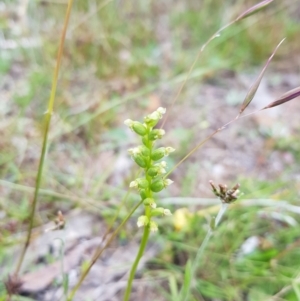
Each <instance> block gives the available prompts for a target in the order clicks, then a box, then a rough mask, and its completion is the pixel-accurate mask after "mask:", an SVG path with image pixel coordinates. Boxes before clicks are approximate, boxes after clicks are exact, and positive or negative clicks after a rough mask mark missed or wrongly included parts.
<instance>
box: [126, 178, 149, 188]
mask: <svg viewBox="0 0 300 301" xmlns="http://www.w3.org/2000/svg"><path fill="white" fill-rule="evenodd" d="M148 186H149V182H148V181H147V180H146V179H144V178H138V179H136V180H134V181H132V182H130V184H129V187H130V188H138V189H146V188H148Z"/></svg>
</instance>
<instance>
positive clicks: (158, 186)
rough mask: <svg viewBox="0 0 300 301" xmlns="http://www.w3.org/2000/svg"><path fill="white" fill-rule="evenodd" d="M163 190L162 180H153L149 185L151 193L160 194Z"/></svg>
mask: <svg viewBox="0 0 300 301" xmlns="http://www.w3.org/2000/svg"><path fill="white" fill-rule="evenodd" d="M164 188H165V184H164V181H163V180H162V179H158V180H155V181H153V182H152V183H151V185H150V189H151V190H152V191H153V192H160V191H161V190H163V189H164Z"/></svg>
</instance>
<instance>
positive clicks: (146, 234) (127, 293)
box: [123, 225, 150, 301]
mask: <svg viewBox="0 0 300 301" xmlns="http://www.w3.org/2000/svg"><path fill="white" fill-rule="evenodd" d="M149 233H150V226H149V225H148V226H146V227H145V228H144V234H143V238H142V241H141V243H140V248H139V251H138V253H137V256H136V258H135V260H134V263H133V265H132V267H131V270H130V274H129V278H128V282H127V287H126V291H125V294H124V299H123V300H124V301H129V298H130V294H131V289H132V282H133V279H134V276H135V273H136V269H137V267H138V264H139V262H140V260H141V258H142V256H143V254H144V251H145V248H146V246H147V242H148V239H149Z"/></svg>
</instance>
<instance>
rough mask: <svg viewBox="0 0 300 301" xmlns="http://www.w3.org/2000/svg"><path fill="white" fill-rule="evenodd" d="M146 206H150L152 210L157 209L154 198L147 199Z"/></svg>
mask: <svg viewBox="0 0 300 301" xmlns="http://www.w3.org/2000/svg"><path fill="white" fill-rule="evenodd" d="M144 205H145V206H150V207H151V208H156V203H155V201H154V199H152V198H146V199H145V200H144Z"/></svg>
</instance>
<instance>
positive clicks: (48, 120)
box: [15, 0, 73, 275]
mask: <svg viewBox="0 0 300 301" xmlns="http://www.w3.org/2000/svg"><path fill="white" fill-rule="evenodd" d="M72 5H73V0H69V2H68V6H67V11H66V16H65V20H64V26H63V30H62V35H61V39H60V44H59V49H58V53H57V59H56V66H55V69H54V73H53V79H52V87H51V93H50V98H49V101H48V109H47V112H46V113H45V129H44V137H43V144H42V151H41V156H40V161H39V166H38V172H37V177H36V183H35V190H34V195H33V200H32V205H31V212H30V216H29V226H28V230H27V236H26V241H25V244H24V247H23V250H22V252H21V255H20V258H19V260H18V263H17V267H16V270H15V275H18V274H19V272H20V269H21V267H22V263H23V261H24V257H25V254H26V251H27V249H28V246H29V243H30V239H31V234H32V229H33V224H34V215H35V211H36V207H37V200H38V194H39V188H40V185H41V180H42V173H43V167H44V162H45V156H46V150H47V142H48V133H49V128H50V123H51V117H52V114H53V107H54V100H55V95H56V88H57V81H58V74H59V69H60V64H61V59H62V54H63V47H64V42H65V37H66V32H67V27H68V23H69V19H70V14H71V9H72Z"/></svg>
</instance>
